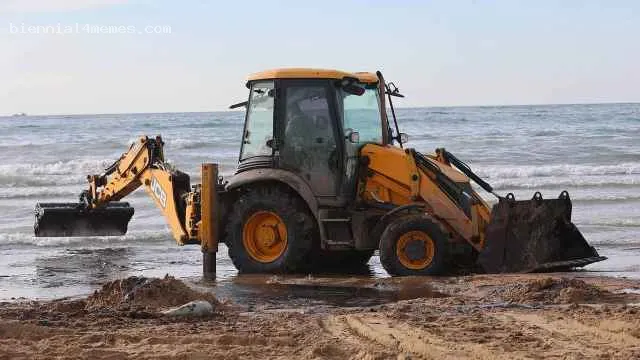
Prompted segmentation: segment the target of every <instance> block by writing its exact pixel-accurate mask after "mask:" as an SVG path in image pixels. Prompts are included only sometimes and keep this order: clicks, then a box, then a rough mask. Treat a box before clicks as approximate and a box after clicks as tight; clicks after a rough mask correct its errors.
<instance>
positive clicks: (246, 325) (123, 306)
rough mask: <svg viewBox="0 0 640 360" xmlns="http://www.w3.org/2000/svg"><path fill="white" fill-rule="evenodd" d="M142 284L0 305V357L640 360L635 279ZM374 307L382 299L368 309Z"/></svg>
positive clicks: (639, 297) (564, 276) (638, 283)
mask: <svg viewBox="0 0 640 360" xmlns="http://www.w3.org/2000/svg"><path fill="white" fill-rule="evenodd" d="M141 279H143V278H127V279H123V280H119V281H116V282H111V283H107V284H105V285H104V286H103V288H102V289H100V290H99V291H96V292H94V294H92V295H91V296H89V297H86V298H79V299H66V300H53V301H23V302H3V303H0V359H5V358H6V359H9V358H11V359H19V358H31V357H34V356H52V357H59V358H87V359H89V358H91V359H126V358H133V357H137V358H149V359H163V358H175V357H178V358H238V359H240V358H242V359H246V358H256V359H257V358H274V359H278V358H279V359H284V358H301V359H302V358H305V359H307V358H317V359H343V358H356V359H378V358H380V359H386V358H393V359H396V358H412V359H415V358H434V357H435V358H460V359H466V358H469V359H470V358H474V359H493V358H540V357H541V356H545V357H550V358H569V359H573V358H576V359H577V358H580V359H582V358H594V359H595V358H606V357H609V358H616V359H618V358H621V359H625V358H629V359H631V358H637V357H638V356H639V355H640V330H638V329H640V294H639V293H640V280H635V279H623V278H611V277H604V276H585V275H584V274H581V273H579V272H572V273H551V274H510V275H472V276H458V277H446V278H412V277H408V278H384V279H375V278H374V279H368V280H367V279H360V278H349V277H330V278H329V277H326V278H322V277H318V278H314V277H307V278H299V277H298V278H293V277H286V276H272V277H271V278H265V277H262V278H259V280H258V279H251V278H247V279H245V284H244V285H247V286H249V285H250V286H258V289H257V291H256V294H263V295H264V294H265V293H267V295H270V296H262V297H259V296H258V297H251V296H252V295H251V294H250V295H249V297H250V299H252V300H253V301H252V302H249V303H248V304H246V303H245V304H243V303H234V302H231V301H222V302H219V301H218V300H217V299H215V298H214V297H213V295H212V294H211V293H209V292H206V293H202V290H206V287H203V284H189V286H186V285H185V284H184V283H183V282H182V281H179V280H176V279H173V278H171V277H165V278H164V279H155V280H149V279H147V280H141ZM144 281H147V282H144ZM149 281H150V282H149ZM143 282H144V283H145V284H146V283H150V284H155V285H153V286H150V287H149V286H147V285H145V286H147V287H146V288H145V287H143V288H141V289H143V290H144V291H142V292H139V291H138V290H136V291H138V292H136V293H135V296H133V297H131V296H129V298H128V300H126V301H125V300H123V299H125V298H126V297H123V293H124V292H123V290H122V289H124V288H125V287H131V286H134V285H135V286H134V287H133V288H134V289H138V288H137V287H136V286H139V284H142V283H143ZM132 284H133V285H132ZM136 284H138V285H136ZM240 285H243V284H240ZM296 288H302V289H306V290H309V289H311V290H314V291H315V292H316V293H318V292H319V293H322V292H323V291H325V292H326V291H327V289H334V290H335V288H343V289H349V291H353V292H352V293H347V296H348V298H349V299H351V302H343V303H340V301H343V300H344V299H339V300H338V301H333V302H331V301H329V302H326V301H325V302H324V303H323V302H319V301H318V300H317V299H314V298H313V297H306V298H305V297H300V298H298V299H296V298H292V297H291V294H294V295H295V293H291V292H290V291H291V289H296ZM334 290H332V291H334ZM327 294H329V295H330V294H331V293H330V292H329V293H325V295H327ZM280 295H282V296H281V297H279V296H280ZM287 295H288V296H287ZM198 297H206V298H207V299H209V300H210V301H211V302H212V303H213V304H214V309H215V310H214V313H213V314H212V315H210V316H206V317H200V318H167V317H164V316H161V315H160V311H161V310H164V309H166V308H167V307H171V306H175V305H177V304H179V303H180V302H183V301H185V300H195V298H198ZM376 298H378V300H380V299H381V300H382V301H380V302H376V301H369V302H367V301H368V300H371V299H373V300H375V299H376ZM132 299H133V300H132ZM359 299H360V300H362V301H360V303H359V301H358V300H359ZM334 300H335V299H334Z"/></svg>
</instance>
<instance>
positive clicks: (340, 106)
mask: <svg viewBox="0 0 640 360" xmlns="http://www.w3.org/2000/svg"><path fill="white" fill-rule="evenodd" d="M379 84H380V80H379V78H378V76H377V75H376V74H372V73H345V72H341V71H335V70H321V69H277V70H270V71H264V72H260V73H257V74H253V75H251V76H250V77H249V79H248V82H247V87H248V88H249V90H250V91H249V99H248V100H247V102H244V103H241V104H237V105H234V106H232V107H238V106H240V105H246V107H247V111H246V118H245V126H244V130H243V141H242V147H241V150H240V158H239V163H238V169H237V172H238V173H240V172H244V171H247V170H252V169H257V168H274V169H282V170H286V171H288V172H291V173H293V174H296V175H297V176H299V177H300V178H301V180H302V181H304V182H306V183H307V184H308V185H309V187H310V189H311V191H312V192H313V194H314V197H316V198H317V199H318V201H319V203H320V204H325V205H340V204H342V203H345V202H346V201H348V200H350V199H352V198H353V197H355V189H356V175H357V169H358V157H359V149H360V148H361V147H362V146H363V145H364V144H367V143H376V144H381V145H387V144H389V142H390V141H389V138H390V133H391V132H390V128H389V125H388V121H387V118H386V113H385V112H384V111H381V110H382V109H384V99H381V98H380V86H379Z"/></svg>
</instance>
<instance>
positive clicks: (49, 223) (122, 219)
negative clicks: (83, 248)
mask: <svg viewBox="0 0 640 360" xmlns="http://www.w3.org/2000/svg"><path fill="white" fill-rule="evenodd" d="M133 212H134V210H133V208H132V207H131V206H129V203H126V202H113V203H109V204H108V205H106V206H103V207H100V208H97V209H91V210H86V209H84V208H83V206H82V205H81V204H80V203H38V204H36V208H35V224H34V233H35V236H37V237H73V236H117V235H124V234H126V233H127V226H128V224H129V220H131V217H132V216H133Z"/></svg>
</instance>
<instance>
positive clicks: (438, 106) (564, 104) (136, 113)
mask: <svg viewBox="0 0 640 360" xmlns="http://www.w3.org/2000/svg"><path fill="white" fill-rule="evenodd" d="M629 104H640V101H610V102H585V103H538V104H509V105H505V104H502V105H429V106H394V108H395V109H431V108H433V109H435V108H439V109H441V108H495V107H523V106H574V105H629ZM220 112H229V113H232V112H244V111H240V110H232V109H224V110H205V111H160V112H153V111H140V112H106V113H48V114H29V113H25V112H21V113H14V114H9V115H0V118H22V117H30V116H33V117H36V116H87V115H98V116H102V115H151V114H205V113H220Z"/></svg>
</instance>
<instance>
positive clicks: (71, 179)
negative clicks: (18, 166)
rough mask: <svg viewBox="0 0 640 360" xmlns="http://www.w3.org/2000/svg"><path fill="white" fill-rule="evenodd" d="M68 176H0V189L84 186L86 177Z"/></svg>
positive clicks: (78, 175)
mask: <svg viewBox="0 0 640 360" xmlns="http://www.w3.org/2000/svg"><path fill="white" fill-rule="evenodd" d="M75 175H77V176H70V175H64V176H62V175H47V176H46V177H39V176H31V175H22V176H21V175H0V189H2V188H9V189H13V188H21V187H34V186H48V187H50V186H61V185H81V184H85V183H86V182H87V181H86V177H85V176H84V175H81V174H75Z"/></svg>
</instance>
